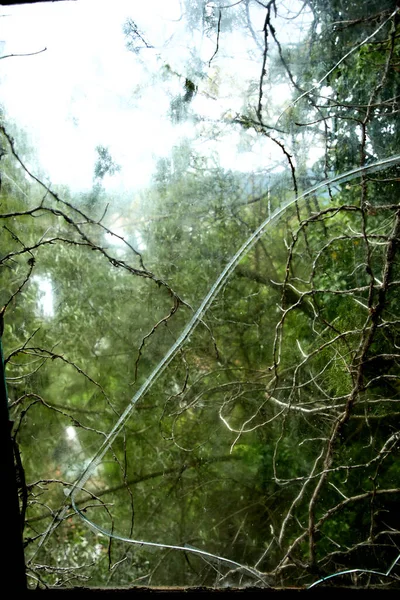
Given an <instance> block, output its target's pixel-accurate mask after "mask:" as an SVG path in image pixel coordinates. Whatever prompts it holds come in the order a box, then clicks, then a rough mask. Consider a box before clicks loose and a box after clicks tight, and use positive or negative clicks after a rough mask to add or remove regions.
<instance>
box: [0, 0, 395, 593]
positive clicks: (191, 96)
mask: <svg viewBox="0 0 400 600" xmlns="http://www.w3.org/2000/svg"><path fill="white" fill-rule="evenodd" d="M284 5H285V3H284V2H281V1H280V0H270V1H269V2H261V1H258V0H242V1H239V2H236V3H234V2H232V3H231V4H230V3H228V2H222V0H221V1H220V0H218V1H216V2H207V1H206V0H187V2H186V3H185V5H184V7H183V9H182V10H183V16H182V18H183V19H185V21H186V23H187V27H188V28H191V31H192V32H193V39H196V36H200V37H201V39H206V40H208V41H210V40H211V41H212V43H213V44H214V49H215V53H214V54H212V56H211V55H210V57H209V59H210V60H209V61H205V60H204V59H202V57H201V56H200V51H199V50H198V48H197V46H195V45H194V46H193V47H192V48H191V52H190V53H189V52H188V57H189V58H188V64H187V73H185V74H184V75H183V74H181V73H180V72H179V69H178V68H175V66H174V65H172V64H169V63H166V62H165V61H163V60H160V61H159V62H158V63H157V64H158V68H159V71H158V72H152V74H151V76H152V77H153V84H154V86H155V89H156V85H157V83H154V81H156V82H158V81H161V82H162V85H164V86H166V85H168V83H171V82H172V83H173V84H174V85H175V84H176V81H179V82H180V84H181V91H180V93H178V94H176V93H175V94H174V95H172V96H171V101H170V108H169V114H168V118H169V119H170V120H171V121H172V122H173V123H175V124H176V126H177V127H179V126H180V125H182V123H191V125H192V127H193V129H194V130H195V132H196V135H195V136H194V137H193V138H188V137H185V138H183V139H181V141H180V143H178V144H177V145H176V146H175V148H174V149H173V152H172V153H171V155H170V156H169V157H167V158H162V159H160V160H159V161H158V164H157V169H156V170H155V173H154V177H153V183H152V185H151V186H149V188H148V189H145V190H142V191H141V192H137V191H135V192H132V195H131V196H130V197H129V199H127V198H117V197H115V195H114V196H112V197H110V196H109V195H108V194H107V191H106V189H105V187H104V186H103V183H104V179H105V178H106V177H111V176H112V175H114V174H115V173H117V172H118V168H119V167H118V165H117V164H116V163H115V162H114V160H113V158H112V156H111V154H110V153H109V151H108V149H107V148H106V147H98V148H97V153H98V161H97V163H96V165H95V168H94V178H93V190H92V191H91V192H90V193H89V194H88V193H77V192H73V191H71V190H69V189H68V186H67V185H65V186H58V187H57V186H55V187H54V186H50V187H49V186H48V185H47V184H46V183H45V178H44V177H41V176H40V177H39V176H38V175H37V173H36V172H34V171H33V169H32V168H30V167H28V166H27V165H28V164H30V160H31V159H32V157H34V155H35V148H34V147H33V148H31V149H29V148H28V144H27V142H26V140H25V138H24V135H23V132H22V131H21V130H20V129H19V128H18V124H14V123H9V122H7V118H6V116H5V117H4V118H3V120H2V124H1V127H0V129H1V144H2V158H1V165H2V173H3V177H2V186H1V196H0V199H1V213H0V218H1V223H2V227H3V228H2V237H1V262H0V264H1V282H2V285H1V292H0V293H1V298H0V305H1V306H3V313H4V320H5V330H4V335H3V346H4V352H5V367H6V373H7V384H8V393H9V406H10V411H11V414H12V418H13V421H14V430H13V439H14V440H15V455H16V463H17V466H18V473H19V486H20V506H21V513H22V517H23V519H24V539H25V552H26V564H27V573H28V577H29V582H30V584H31V585H32V586H33V587H35V586H36V585H39V586H72V585H79V584H80V583H81V582H82V581H84V582H85V584H86V585H90V586H99V585H100V586H121V585H161V586H163V585H207V586H226V585H233V586H244V585H251V586H277V587H279V586H284V587H285V586H299V587H308V586H310V585H311V584H312V583H313V582H318V581H320V580H322V579H323V578H324V577H328V576H331V575H334V574H338V573H341V572H345V574H342V575H341V576H338V577H335V578H334V579H331V580H329V581H332V582H334V584H335V585H340V584H347V585H348V584H349V583H352V584H354V585H357V586H361V587H368V586H373V587H374V586H377V587H385V588H386V587H393V586H395V587H396V586H397V587H398V586H399V579H398V577H399V575H400V571H399V566H398V564H397V560H398V558H399V535H400V522H399V514H398V505H399V495H400V467H399V461H398V458H399V456H398V452H399V439H400V433H399V432H400V429H399V426H400V412H399V410H398V408H397V403H398V402H399V401H400V396H399V394H400V386H399V383H400V380H399V378H400V373H399V358H400V354H399V344H400V316H399V315H398V314H397V313H398V310H399V306H400V290H399V285H400V267H399V256H398V247H399V236H400V205H399V199H398V195H397V194H398V190H399V187H398V186H399V183H398V182H399V177H400V171H399V169H400V167H399V163H400V158H399V157H397V156H396V155H397V153H398V149H399V147H400V143H399V142H400V130H399V128H398V127H396V124H397V121H398V113H399V98H400V74H399V71H400V53H399V49H400V41H399V40H400V24H399V19H400V15H399V11H398V9H397V8H396V6H397V4H396V2H393V1H388V0H380V1H379V2H377V1H375V0H371V1H370V0H368V1H365V2H356V1H354V0H329V1H326V0H307V1H306V2H304V3H299V11H298V14H296V15H294V14H287V13H286V8H285V6H284ZM260 14H261V15H262V23H263V24H264V26H263V29H262V30H260V28H259V27H258V28H257V27H256V26H255V25H254V21H255V18H256V17H255V15H257V18H258V19H260ZM127 17H128V15H127ZM134 18H135V15H134V14H133V15H132V18H129V19H127V23H126V26H125V28H124V32H121V35H125V37H126V42H127V52H132V53H134V54H136V55H137V60H141V61H146V55H145V54H144V53H143V50H144V51H147V50H149V49H151V34H150V33H149V32H143V31H141V30H140V29H139V28H138V26H137V25H136V22H135V21H134V20H133V19H134ZM258 22H260V21H258ZM298 22H299V23H303V29H304V32H303V36H302V38H301V40H300V41H299V42H296V43H294V42H292V41H290V40H288V39H287V35H286V36H285V35H284V33H285V27H289V26H291V27H293V26H294V25H296V23H298ZM237 32H240V33H241V34H243V35H244V36H245V37H246V39H247V40H248V42H249V50H248V53H249V54H248V56H249V58H251V61H252V64H253V66H254V65H255V70H256V72H257V73H258V77H255V78H253V77H252V78H251V79H249V80H248V81H247V82H246V85H244V84H243V83H242V82H239V83H238V86H239V87H240V85H242V86H243V89H242V90H241V93H242V107H241V109H240V110H236V108H235V109H233V108H232V110H229V111H226V110H224V111H223V114H221V115H220V117H219V118H218V119H213V120H211V119H210V118H205V117H204V116H202V114H201V108H199V105H196V103H195V99H196V98H197V97H198V96H203V97H209V96H212V97H214V98H219V96H221V97H225V96H224V95H226V93H227V91H226V90H227V89H228V92H229V89H231V90H232V85H233V84H234V82H233V80H232V74H229V73H228V74H227V72H226V71H225V70H224V69H225V67H224V64H225V63H224V59H225V58H226V56H225V55H224V44H225V43H226V44H227V40H228V39H229V36H230V35H233V34H235V33H237ZM289 37H290V36H289ZM282 38H283V41H282V42H281V41H280V40H281V39H282ZM230 51H231V49H229V52H230ZM196 53H197V54H196ZM26 60H28V58H27V59H26ZM219 61H221V62H220V63H219ZM210 65H212V66H213V68H214V65H215V68H214V70H213V72H212V74H211V71H210ZM224 78H225V79H224ZM172 83H171V85H172ZM283 84H286V85H287V86H289V87H290V93H291V99H289V100H286V101H285V102H279V98H278V97H277V96H276V94H277V92H276V89H277V87H276V86H279V85H281V86H282V85H283ZM132 87H133V83H132ZM288 89H289V88H288ZM155 93H156V92H155ZM235 93H236V92H235ZM196 106H197V108H196ZM227 131H229V132H232V134H235V135H236V136H239V137H240V143H241V145H242V148H243V151H244V152H251V151H252V150H253V149H254V152H255V151H256V147H257V144H265V145H264V146H262V148H264V150H263V151H265V156H266V161H265V165H264V166H263V167H262V168H258V169H254V170H251V171H249V172H247V173H244V172H243V171H239V170H234V169H227V168H224V167H223V166H221V164H220V161H219V159H218V155H217V154H216V153H209V152H208V151H207V144H206V143H205V144H204V148H205V150H204V152H203V151H202V147H203V146H202V144H201V143H200V144H199V143H197V144H196V143H195V142H196V141H199V140H214V139H217V140H218V139H219V137H222V136H224V135H226V132H227ZM60 144H62V140H60ZM312 148H319V150H320V151H319V153H318V156H317V158H316V160H315V161H314V162H313V163H312V164H310V161H309V153H310V149H312ZM268 156H269V157H272V158H271V159H269V158H268ZM386 159H389V160H388V162H386V163H385V160H386ZM346 173H349V174H348V175H347V176H345V177H343V176H342V175H343V174H346ZM329 179H330V180H331V182H330V184H328V185H321V186H318V184H319V183H321V182H323V181H324V180H329ZM312 186H315V189H314V190H312ZM310 189H311V190H312V191H311V192H307V193H306V194H305V193H304V192H306V191H307V190H310ZM107 205H108V209H107V210H106V206H107ZM282 207H286V208H285V209H284V210H280V209H281V208H282ZM113 224H117V225H118V228H117V229H115V232H114V234H113V233H112V231H113ZM121 227H122V230H123V234H120V233H119V232H120V231H121ZM257 228H259V234H258V235H257V237H256V239H255V240H254V243H251V244H249V247H248V249H247V250H246V251H243V253H242V254H241V255H240V256H239V257H238V259H237V261H235V262H233V263H232V268H231V269H230V270H229V273H227V276H226V277H225V278H224V279H223V280H222V281H221V282H220V284H219V285H218V288H217V289H216V290H215V291H216V293H215V294H214V295H213V297H212V298H211V299H210V302H209V303H208V305H207V306H205V310H204V311H201V312H200V314H199V315H198V318H196V321H194V320H193V319H194V315H196V311H197V309H198V308H199V307H200V306H201V303H202V301H203V299H204V298H205V297H206V295H207V293H208V291H209V290H210V289H211V288H212V286H213V284H214V282H215V281H216V280H217V278H218V276H219V275H220V273H221V272H223V269H224V268H225V267H226V265H228V264H229V261H230V260H231V259H232V257H233V256H234V255H235V253H236V252H237V251H238V249H239V248H240V247H241V245H242V244H244V243H245V242H246V240H249V239H250V238H251V236H252V234H253V232H256V231H257ZM46 286H47V288H46ZM49 288H51V290H52V297H53V306H52V309H51V310H50V311H49V310H48V311H47V312H46V310H45V308H43V304H41V298H43V295H44V293H45V290H46V289H49ZM398 317H399V318H398ZM191 320H192V322H193V328H192V329H191V330H190V331H188V334H187V335H185V339H182V340H181V341H182V344H180V343H178V344H176V342H177V340H178V342H179V340H180V336H181V332H182V331H184V328H185V326H186V325H187V324H188V323H190V322H191ZM181 337H182V336H181ZM174 344H175V345H176V347H175V349H174V351H173V353H171V356H170V358H168V360H167V361H166V364H165V365H162V364H161V368H160V369H159V371H160V372H159V373H158V372H157V373H156V376H154V378H153V379H154V380H152V381H151V383H152V384H151V385H150V386H148V388H146V389H145V390H144V392H143V393H139V394H138V390H140V386H142V385H143V384H144V385H146V382H148V381H149V379H148V378H149V377H153V376H152V373H154V369H156V368H157V365H160V361H162V360H163V357H165V356H167V357H168V354H167V353H168V352H169V350H170V348H174ZM135 395H136V396H135ZM137 396H140V397H137ZM136 397H137V401H136ZM132 398H135V402H134V403H132V402H131V400H132ZM110 432H111V433H110ZM93 461H94V462H93ZM76 481H77V482H78V486H77V487H73V484H74V482H76ZM71 491H72V494H71ZM85 519H86V520H88V521H89V522H91V523H92V525H93V524H94V527H92V528H91V527H89V526H88V523H87V521H85ZM132 540H136V541H138V540H139V541H144V542H151V543H152V544H153V545H148V544H138V543H133V541H132ZM174 546H175V547H176V548H174ZM350 570H351V571H352V573H349V574H346V571H350Z"/></svg>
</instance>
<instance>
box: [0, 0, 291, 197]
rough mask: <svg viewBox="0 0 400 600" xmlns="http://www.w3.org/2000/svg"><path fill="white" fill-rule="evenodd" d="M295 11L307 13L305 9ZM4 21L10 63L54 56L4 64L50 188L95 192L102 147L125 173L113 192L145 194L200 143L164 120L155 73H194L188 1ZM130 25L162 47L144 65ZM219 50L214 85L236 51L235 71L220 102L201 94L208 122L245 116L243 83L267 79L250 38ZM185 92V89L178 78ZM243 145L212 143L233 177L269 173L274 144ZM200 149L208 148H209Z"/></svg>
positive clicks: (20, 10) (96, 5) (145, 55)
mask: <svg viewBox="0 0 400 600" xmlns="http://www.w3.org/2000/svg"><path fill="white" fill-rule="evenodd" d="M292 4H298V5H299V6H301V3H299V2H297V0H292ZM110 7H111V9H110ZM0 12H1V14H2V15H3V16H2V17H1V20H0V43H1V42H2V41H3V42H4V44H2V45H3V55H4V54H21V53H32V52H38V51H40V50H42V49H43V48H46V51H45V52H42V53H40V54H37V55H35V56H29V57H17V56H15V57H11V58H6V59H4V60H1V61H0V89H1V102H2V104H3V106H4V107H5V110H6V115H7V118H8V119H11V120H13V121H15V122H16V123H17V125H18V126H19V127H20V128H22V129H24V130H25V131H27V132H28V134H29V139H30V141H31V144H32V145H33V147H34V148H35V152H36V153H37V155H38V160H39V162H40V163H41V164H42V165H43V167H44V169H45V171H46V172H47V173H48V174H49V178H50V182H51V183H53V184H57V183H64V184H67V185H68V186H69V187H70V188H71V189H90V187H91V186H92V181H93V168H94V163H95V161H96V152H95V147H96V145H99V144H101V145H104V146H108V147H109V150H110V152H111V155H112V157H113V159H114V160H115V162H117V163H118V164H120V165H121V167H122V169H121V172H120V174H119V175H118V176H115V177H113V178H110V179H109V180H108V181H105V184H107V183H108V186H110V187H112V186H114V185H115V186H118V187H119V189H125V190H126V189H130V188H132V187H133V188H135V187H137V186H139V187H140V186H144V185H146V184H147V183H148V182H149V178H150V176H151V174H152V172H153V170H154V166H155V160H156V159H157V158H158V157H159V156H162V155H166V154H168V153H169V151H170V149H171V147H172V146H173V145H174V144H175V143H177V142H178V139H179V137H180V136H182V135H187V136H189V137H191V136H192V137H193V134H194V128H193V126H192V125H191V124H187V123H186V124H184V125H182V126H180V127H173V126H172V124H171V122H170V121H169V120H168V119H166V118H165V113H166V111H167V110H168V108H169V99H168V97H167V96H166V95H165V93H162V92H161V91H160V88H157V87H154V81H153V82H152V81H151V75H152V72H153V71H152V69H153V67H157V69H159V68H160V66H161V65H162V64H164V63H166V62H168V63H169V64H171V65H173V68H174V70H175V71H177V72H180V73H183V74H184V72H185V61H186V59H187V49H186V44H187V38H186V37H185V30H184V20H183V19H182V20H181V21H179V18H180V15H181V9H180V2H179V0H151V1H149V2H147V1H143V0H113V1H111V2H110V1H105V0H78V1H77V2H68V1H67V2H56V3H45V4H34V5H30V6H29V5H23V6H22V7H21V6H20V7H12V8H10V7H3V8H2V10H1V11H0ZM127 17H132V18H133V19H134V20H135V22H136V23H137V24H138V25H139V28H140V30H141V31H142V32H143V33H144V34H145V36H146V37H147V38H148V40H149V42H150V43H151V44H152V45H154V46H155V47H156V48H155V49H154V50H143V51H142V53H141V54H140V57H141V59H142V61H139V60H138V57H137V56H136V55H135V54H133V53H131V52H128V51H127V50H126V47H125V39H124V35H123V31H122V28H123V24H124V22H125V21H126V19H127ZM192 41H193V40H192ZM199 44H202V51H203V52H204V56H208V57H210V58H211V56H212V54H213V52H214V50H215V42H214V41H210V40H206V39H203V40H199ZM224 45H225V46H224ZM241 45H243V52H242V51H241ZM220 46H221V50H220V53H219V56H217V57H216V58H215V60H214V62H213V64H212V66H211V68H210V69H209V72H208V75H209V76H210V77H214V75H215V73H216V71H215V67H216V66H218V65H221V60H222V58H221V55H222V52H223V51H224V49H225V50H226V49H228V50H229V48H232V49H233V48H235V50H236V55H235V59H234V63H232V64H234V67H233V66H232V64H231V65H230V67H229V66H227V64H226V63H224V67H223V68H224V69H229V68H230V69H232V68H234V71H233V72H232V74H231V75H232V77H231V80H230V83H228V85H227V84H225V86H226V89H224V88H223V87H222V88H220V99H219V100H218V101H216V100H212V99H210V98H207V97H206V96H205V95H203V94H198V95H197V97H196V98H195V100H194V102H193V107H195V108H196V110H198V111H199V112H201V113H202V114H203V115H204V116H206V117H208V118H209V119H213V118H215V119H218V118H219V117H220V116H221V114H222V113H223V112H224V111H226V110H227V109H229V110H231V111H232V112H233V113H234V111H235V110H238V111H239V110H240V108H241V102H242V99H241V98H240V97H238V98H237V99H235V97H234V91H233V90H234V86H235V79H234V78H235V76H237V75H239V74H240V75H239V77H238V79H240V77H241V76H244V74H245V75H246V77H251V76H253V77H255V78H257V77H258V76H259V69H260V66H259V63H258V61H252V62H251V61H249V60H248V59H247V57H246V54H245V48H244V38H243V37H240V35H239V34H237V33H236V34H235V36H230V38H229V40H228V39H227V37H224V38H223V39H222V38H221V41H220ZM238 50H239V52H237V51H238ZM157 55H158V57H159V58H158V59H157ZM235 70H236V72H235ZM228 82H229V79H228ZM169 85H170V86H171V85H172V86H173V85H174V82H173V81H172V82H171V81H170V83H169ZM179 91H180V92H182V81H179V79H178V78H176V93H178V92H179ZM287 91H288V90H287V89H286V94H285V89H284V88H282V89H281V91H280V100H281V102H284V101H285V100H286V99H287ZM221 96H222V99H221ZM285 96H286V98H285ZM239 141H240V140H239V135H238V134H234V133H230V135H229V136H227V138H226V139H224V138H222V139H220V140H219V141H213V142H208V143H209V144H210V147H211V146H212V147H213V148H218V150H219V154H220V160H221V164H222V165H223V166H225V167H226V168H233V169H235V168H238V169H241V170H256V169H257V168H262V167H264V168H265V167H266V166H267V165H266V156H267V155H268V152H267V153H266V149H267V148H268V145H266V144H265V141H264V142H262V144H261V146H260V148H259V149H260V153H259V155H257V153H256V152H254V151H253V152H247V153H246V152H242V153H240V154H239V153H238V151H237V146H238V143H239ZM200 143H202V147H203V148H204V147H205V146H206V144H207V143H205V142H204V141H203V142H200ZM261 151H262V152H261ZM269 153H270V154H271V156H270V159H272V161H273V160H274V156H276V158H277V159H279V160H280V159H281V156H280V155H279V151H278V150H277V148H276V147H271V146H270V148H269Z"/></svg>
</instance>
